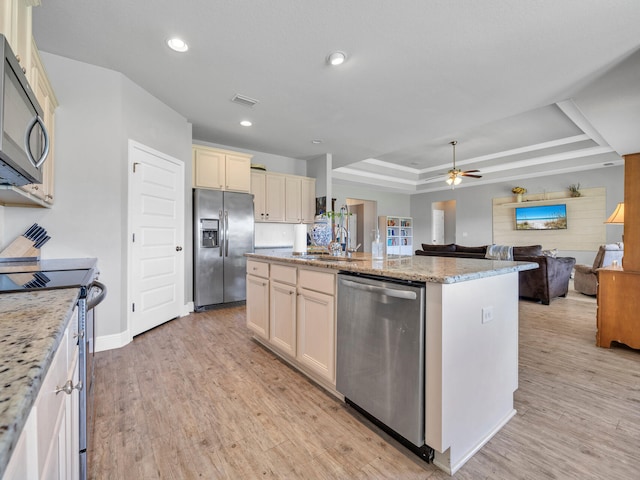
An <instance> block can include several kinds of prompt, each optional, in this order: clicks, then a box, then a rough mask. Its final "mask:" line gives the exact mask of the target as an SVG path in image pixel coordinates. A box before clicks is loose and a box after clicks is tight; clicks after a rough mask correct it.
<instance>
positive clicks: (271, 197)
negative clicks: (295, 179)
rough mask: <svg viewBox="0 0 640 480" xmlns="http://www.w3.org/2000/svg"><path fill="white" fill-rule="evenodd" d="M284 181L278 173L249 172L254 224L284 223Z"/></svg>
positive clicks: (284, 177)
mask: <svg viewBox="0 0 640 480" xmlns="http://www.w3.org/2000/svg"><path fill="white" fill-rule="evenodd" d="M285 179H286V176H285V175H282V174H279V173H264V172H251V193H253V202H254V203H253V205H254V218H255V220H256V222H284V221H285Z"/></svg>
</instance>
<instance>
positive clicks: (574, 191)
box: [569, 183, 582, 197]
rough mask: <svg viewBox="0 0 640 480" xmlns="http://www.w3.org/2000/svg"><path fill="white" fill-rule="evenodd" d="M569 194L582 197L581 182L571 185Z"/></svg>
mask: <svg viewBox="0 0 640 480" xmlns="http://www.w3.org/2000/svg"><path fill="white" fill-rule="evenodd" d="M569 195H570V196H572V197H581V196H582V192H581V191H580V184H579V183H578V184H576V185H573V184H572V185H569Z"/></svg>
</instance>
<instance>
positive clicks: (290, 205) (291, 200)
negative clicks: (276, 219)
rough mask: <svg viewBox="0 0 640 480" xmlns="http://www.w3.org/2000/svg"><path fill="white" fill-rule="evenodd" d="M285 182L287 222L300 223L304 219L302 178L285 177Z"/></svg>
mask: <svg viewBox="0 0 640 480" xmlns="http://www.w3.org/2000/svg"><path fill="white" fill-rule="evenodd" d="M284 183H285V189H284V200H285V207H284V218H285V222H288V223H300V222H301V221H302V208H301V207H302V179H300V178H298V177H285V182H284Z"/></svg>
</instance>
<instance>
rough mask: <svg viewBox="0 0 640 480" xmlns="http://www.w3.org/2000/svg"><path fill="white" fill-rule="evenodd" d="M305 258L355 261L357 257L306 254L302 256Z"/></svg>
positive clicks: (326, 260) (328, 260)
mask: <svg viewBox="0 0 640 480" xmlns="http://www.w3.org/2000/svg"><path fill="white" fill-rule="evenodd" d="M300 258H304V259H305V260H318V261H320V262H357V261H358V259H357V258H351V257H334V256H332V255H306V256H304V257H300Z"/></svg>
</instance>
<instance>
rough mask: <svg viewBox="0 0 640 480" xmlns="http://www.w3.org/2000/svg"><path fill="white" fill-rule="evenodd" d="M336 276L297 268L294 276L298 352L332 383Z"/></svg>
mask: <svg viewBox="0 0 640 480" xmlns="http://www.w3.org/2000/svg"><path fill="white" fill-rule="evenodd" d="M335 284H336V276H335V275H334V274H332V273H324V272H318V271H315V270H300V272H299V279H298V353H297V357H296V358H297V359H298V361H299V362H300V363H302V364H303V365H305V366H306V367H307V368H309V369H310V370H312V371H313V372H315V373H316V374H318V375H320V376H321V377H322V378H324V379H326V380H328V381H329V382H330V383H331V384H334V385H335V378H336V372H335V356H336V348H335V345H336V342H335V331H336V313H335Z"/></svg>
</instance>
